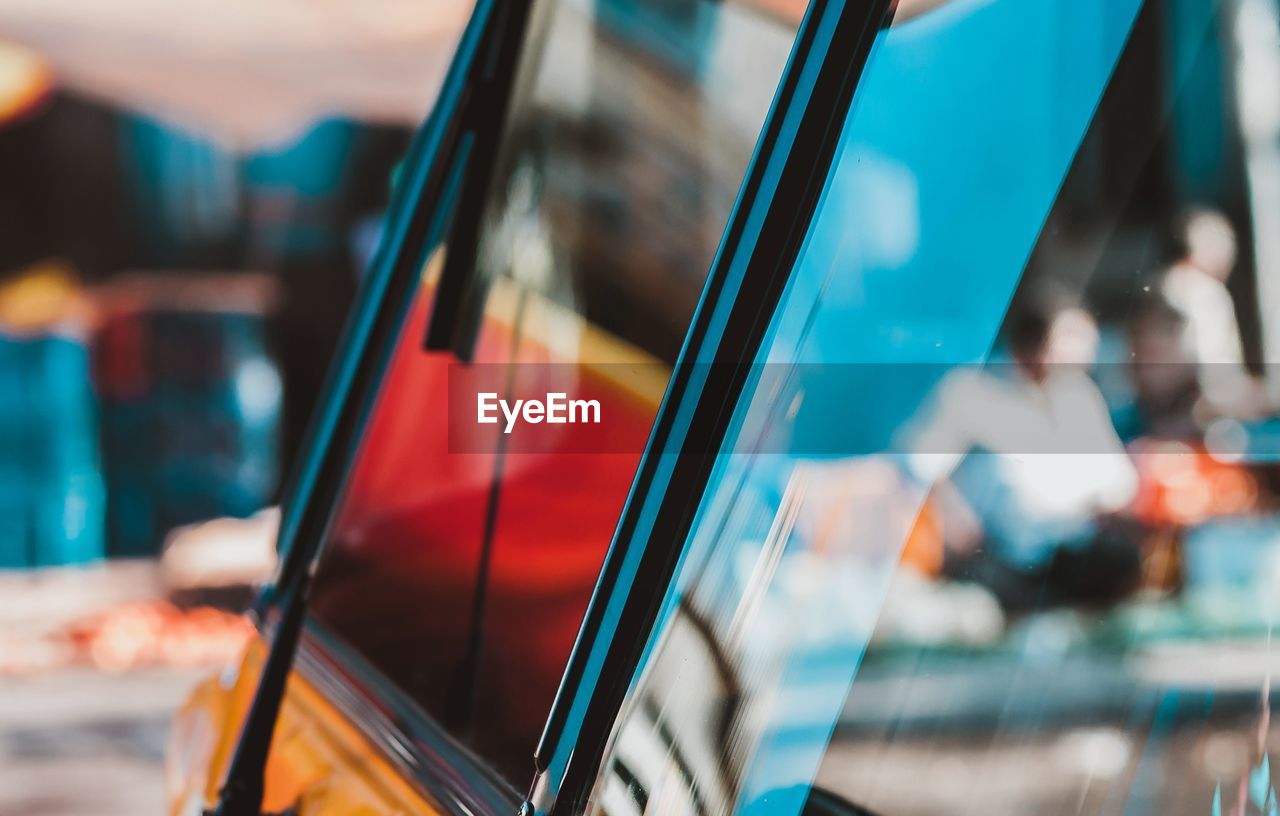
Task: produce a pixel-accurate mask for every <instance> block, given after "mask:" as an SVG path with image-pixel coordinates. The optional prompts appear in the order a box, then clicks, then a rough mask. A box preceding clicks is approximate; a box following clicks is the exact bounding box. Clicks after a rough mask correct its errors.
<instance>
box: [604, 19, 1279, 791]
mask: <svg viewBox="0 0 1280 816" xmlns="http://www.w3.org/2000/svg"><path fill="white" fill-rule="evenodd" d="M1268 5H1270V6H1271V10H1270V11H1269V12H1268V13H1267V14H1268V15H1269V16H1267V15H1262V12H1261V11H1260V10H1259V4H1249V3H1244V4H1236V3H1221V4H1215V3H1210V2H1204V3H1184V2H1156V1H1155V0H1149V1H1148V2H1145V3H1142V2H1139V0H1086V2H1080V0H1074V2H1067V0H1051V1H1048V2H1037V3H1027V2H1021V0H954V1H953V2H950V3H946V4H942V5H940V6H937V7H936V8H928V9H923V10H921V9H916V10H915V12H916V13H915V14H914V15H913V16H911V17H909V18H908V17H902V16H900V17H899V18H898V19H897V20H896V21H895V23H894V25H893V26H892V27H891V28H890V29H889V30H887V31H886V32H884V33H883V34H882V35H881V42H880V43H879V47H878V49H877V50H876V51H875V52H874V53H873V56H872V59H871V62H870V63H869V65H868V68H867V71H866V74H865V76H864V78H863V81H862V84H861V86H860V87H859V91H858V97H857V99H856V101H855V105H854V109H853V111H852V112H851V115H850V119H849V121H848V122H847V124H846V129H845V133H844V137H843V144H842V148H841V152H840V155H839V157H838V159H837V162H836V166H835V168H834V170H833V172H832V176H831V179H830V187H829V190H828V194H827V197H826V199H825V200H824V203H823V205H822V208H821V210H820V212H819V214H818V217H817V219H816V221H815V224H814V226H813V228H812V232H811V234H810V236H809V241H808V243H807V245H806V249H805V251H804V254H803V255H802V258H801V260H800V262H799V264H798V265H797V267H796V269H795V270H794V272H793V275H792V279H791V281H790V282H789V285H788V290H787V292H786V294H785V296H784V300H783V302H782V305H781V307H780V309H779V311H778V314H777V315H776V316H775V320H774V323H773V325H772V327H771V329H770V334H769V336H768V339H767V342H766V348H765V350H764V352H762V354H761V356H760V360H759V362H760V363H762V366H761V370H762V371H764V372H766V373H765V374H764V375H762V376H760V378H759V385H758V386H756V387H754V388H752V389H748V392H747V394H746V396H744V398H743V400H742V402H741V404H740V405H739V406H738V409H737V415H736V417H737V424H736V426H735V428H736V430H735V431H734V433H733V435H732V438H731V440H730V441H729V442H728V443H727V445H726V452H725V453H723V454H722V455H721V456H720V458H719V461H718V464H717V470H716V472H715V474H714V475H713V477H712V480H711V484H710V487H709V489H708V492H707V494H706V496H705V497H704V499H703V504H702V507H701V510H700V515H699V517H698V519H697V521H696V523H695V526H694V530H693V532H692V534H691V536H690V539H689V541H688V542H687V543H686V549H685V553H684V557H683V560H682V562H681V565H680V567H679V570H678V573H677V581H676V585H675V587H674V589H673V591H672V592H671V594H670V595H669V597H668V598H667V599H666V606H665V607H664V614H663V617H662V618H661V620H660V625H659V627H658V629H657V631H656V633H655V635H654V637H653V639H652V641H651V644H650V650H649V652H648V656H647V658H646V660H645V662H644V664H643V665H642V666H641V668H640V671H639V674H638V677H637V680H636V683H635V686H634V689H633V692H632V693H631V695H630V696H629V698H628V700H627V702H626V705H625V706H624V709H623V712H622V715H621V717H620V719H619V720H618V722H617V724H616V725H615V728H614V732H613V735H612V741H611V745H610V748H609V751H608V754H607V757H606V762H605V765H604V772H603V774H602V776H601V778H600V780H599V782H598V784H597V788H596V791H595V796H594V798H593V807H594V810H595V812H599V813H608V814H611V816H621V815H622V814H639V813H653V814H658V813H660V814H680V813H693V814H728V813H744V814H783V815H784V816H789V814H797V813H801V812H804V811H805V810H806V809H808V810H810V811H816V810H817V805H818V800H819V799H821V800H822V802H824V803H826V802H829V801H830V800H831V798H832V797H834V798H835V800H836V801H839V802H842V803H843V806H845V807H847V808H849V809H850V810H849V811H848V812H861V811H859V810H857V808H865V809H866V810H867V811H869V812H873V813H880V814H955V813H1037V814H1040V813H1073V814H1074V813H1087V814H1188V815H1192V814H1195V815H1197V816H1199V815H1201V814H1270V813H1275V812H1280V802H1277V799H1276V793H1275V787H1274V783H1273V781H1272V777H1271V765H1270V759H1269V757H1270V755H1271V754H1272V753H1274V750H1275V748H1276V746H1277V744H1280V732H1278V731H1276V730H1275V729H1273V728H1272V726H1271V719H1270V709H1271V706H1272V704H1273V702H1274V697H1273V693H1272V688H1273V685H1272V682H1271V676H1272V674H1273V672H1276V671H1277V670H1280V653H1278V652H1277V651H1276V650H1275V649H1274V648H1273V647H1272V645H1271V642H1272V639H1271V631H1272V622H1273V620H1275V617H1276V615H1277V613H1280V592H1277V590H1278V589H1280V478H1278V472H1277V470H1276V462H1277V460H1278V457H1277V453H1280V446H1278V445H1277V442H1278V441H1280V403H1278V402H1277V400H1276V391H1275V384H1276V383H1275V377H1274V376H1273V374H1274V372H1273V371H1272V370H1271V369H1270V368H1268V367H1267V365H1266V363H1268V362H1273V361H1274V360H1275V359H1276V357H1277V356H1280V349H1277V348H1275V347H1274V342H1273V340H1274V337H1275V336H1276V326H1277V325H1278V324H1280V309H1277V308H1276V303H1275V302H1274V300H1273V299H1269V297H1270V296H1269V295H1268V294H1267V293H1268V292H1272V291H1274V289H1275V287H1276V284H1275V280H1276V279H1277V276H1280V269H1276V268H1273V266H1274V264H1268V263H1267V262H1266V260H1265V258H1266V257H1267V256H1266V254H1265V253H1264V252H1262V251H1260V250H1259V249H1258V247H1260V246H1262V245H1263V244H1265V243H1267V242H1268V241H1270V240H1271V239H1270V235H1271V234H1273V233H1275V231H1276V228H1277V226H1278V225H1277V224H1276V223H1275V222H1274V217H1275V216H1276V215H1277V212H1276V211H1275V210H1274V209H1273V210H1270V211H1268V210H1266V209H1265V208H1261V207H1259V206H1258V203H1259V202H1260V201H1263V200H1264V199H1265V198H1266V196H1260V195H1258V194H1257V193H1256V192H1255V191H1251V190H1250V188H1249V186H1248V185H1249V179H1250V178H1257V177H1258V175H1257V174H1258V172H1259V167H1260V166H1261V167H1262V169H1264V170H1265V161H1263V162H1261V164H1260V160H1259V158H1258V154H1257V152H1256V151H1263V152H1264V153H1265V154H1266V155H1273V154H1274V153H1275V151H1276V149H1277V145H1276V142H1275V140H1276V132H1277V131H1276V130H1275V129H1273V130H1272V131H1271V137H1270V139H1271V140H1270V141H1265V140H1261V141H1260V140H1259V139H1258V138H1256V137H1253V136H1251V138H1249V139H1244V138H1242V133H1241V127H1242V121H1243V122H1248V121H1250V120H1251V117H1252V119H1256V118H1257V116H1256V114H1257V111H1256V110H1252V109H1250V107H1249V105H1250V104H1254V105H1275V102H1274V100H1273V99H1270V98H1269V97H1268V98H1263V97H1262V96H1256V95H1255V100H1254V102H1252V103H1251V102H1250V100H1249V99H1248V98H1244V97H1241V98H1239V99H1237V98H1236V96H1235V94H1234V93H1233V92H1232V89H1233V88H1234V87H1238V85H1239V82H1238V71H1239V70H1240V63H1239V62H1238V60H1237V59H1236V55H1237V53H1239V51H1238V47H1239V46H1238V43H1237V41H1236V39H1235V37H1236V32H1237V31H1238V30H1240V29H1239V27H1238V26H1237V24H1236V23H1235V15H1236V14H1246V13H1247V14H1250V15H1253V16H1252V17H1251V19H1255V21H1256V20H1257V19H1261V17H1260V16H1259V15H1262V16H1265V17H1266V20H1269V21H1270V22H1268V23H1267V24H1268V25H1271V26H1272V29H1271V30H1272V31H1273V32H1274V31H1276V29H1275V27H1274V21H1275V9H1274V4H1268ZM1246 28H1248V27H1246ZM1241 36H1242V37H1247V38H1248V41H1249V43H1250V45H1249V49H1251V50H1247V51H1246V52H1245V53H1248V54H1249V55H1250V59H1251V60H1253V61H1254V64H1257V63H1258V61H1259V60H1264V59H1265V60H1272V61H1274V60H1275V59H1276V58H1277V56H1280V37H1270V38H1263V37H1260V36H1259V35H1258V33H1257V31H1256V30H1255V29H1253V28H1248V30H1247V31H1244V33H1243V34H1242V35H1241ZM1263 39H1265V42H1266V43H1268V45H1267V46H1266V47H1267V48H1269V49H1271V51H1269V52H1267V53H1268V54H1269V56H1266V57H1263V56H1260V54H1261V51H1260V48H1261V47H1262V46H1260V45H1259V42H1260V41H1262V40H1263ZM1269 218H1270V220H1268V219H1269ZM1272 257H1274V256H1272ZM1267 338H1272V340H1270V341H1269V340H1268V339H1267ZM811 791H821V794H813V793H811ZM806 803H807V804H806Z"/></svg>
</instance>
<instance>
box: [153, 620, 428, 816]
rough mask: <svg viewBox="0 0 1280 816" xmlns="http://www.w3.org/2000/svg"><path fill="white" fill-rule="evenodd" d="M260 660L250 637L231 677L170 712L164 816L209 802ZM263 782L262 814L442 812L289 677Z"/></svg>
mask: <svg viewBox="0 0 1280 816" xmlns="http://www.w3.org/2000/svg"><path fill="white" fill-rule="evenodd" d="M265 655H266V646H265V644H264V643H263V641H261V640H257V639H255V640H254V641H253V642H251V643H250V645H249V647H248V648H247V649H246V651H245V654H244V657H243V658H242V660H241V661H240V664H239V666H238V667H237V668H236V669H235V670H234V671H228V672H226V673H224V675H223V676H222V677H211V678H209V679H208V680H206V681H204V682H203V683H201V684H200V685H199V686H197V687H196V689H195V691H194V692H193V693H192V695H191V697H190V698H189V699H188V701H187V703H186V704H185V705H184V706H183V707H182V709H181V710H180V711H179V712H178V715H177V717H176V719H175V721H174V728H173V734H172V737H171V741H170V745H169V750H168V755H167V757H168V758H167V765H166V768H165V772H166V778H167V782H168V785H167V790H166V795H167V798H168V805H169V813H170V814H172V816H194V814H199V813H201V812H202V811H203V809H204V808H207V807H210V806H212V805H213V803H214V802H215V801H216V799H217V795H218V789H219V787H220V786H221V784H222V780H223V776H224V775H225V773H226V768H227V764H228V762H229V761H230V758H231V753H232V751H233V750H234V748H235V742H236V737H237V736H238V734H239V732H240V723H241V722H242V721H243V719H244V715H245V712H246V711H247V710H248V707H249V702H250V700H251V699H252V697H253V692H254V690H255V688H256V687H257V684H258V677H259V674H260V671H261V668H262V663H263V660H264V659H265ZM265 781H266V787H265V801H264V808H265V811H266V812H268V813H275V812H280V811H283V810H284V809H286V808H293V809H294V812H296V813H297V814H299V816H338V815H339V814H343V816H359V814H369V816H373V814H377V815H378V816H383V815H384V814H436V813H439V812H440V811H439V809H438V808H436V807H434V806H433V805H432V804H431V803H430V802H429V801H428V800H427V799H426V797H425V796H423V795H422V794H421V793H420V792H419V791H418V790H417V789H416V788H415V787H414V786H413V785H412V784H410V782H409V781H408V780H407V779H405V775H404V773H403V772H402V771H400V770H399V769H398V768H396V767H394V766H393V765H392V764H391V763H389V762H387V761H386V760H385V759H384V758H383V757H382V756H381V754H380V753H379V752H378V751H377V750H375V749H374V748H373V746H372V745H371V744H370V743H369V741H368V740H367V739H365V737H364V736H363V734H361V732H360V730H359V729H358V728H357V727H356V726H355V725H354V724H353V723H352V722H351V721H350V720H348V719H347V717H346V716H345V715H344V714H342V713H341V712H340V711H339V710H338V709H337V708H336V707H335V706H334V705H333V703H331V702H330V701H329V700H328V699H326V698H325V697H324V695H322V694H321V693H320V692H319V691H317V690H316V689H315V688H314V687H313V686H312V685H311V684H310V683H308V682H307V680H306V678H305V677H303V676H301V675H299V674H298V673H297V672H294V673H293V675H292V676H291V677H290V678H289V688H288V693H287V694H286V696H285V700H284V705H283V707H282V709H281V712H280V720H279V724H278V725H277V727H276V733H275V740H274V743H273V744H272V747H271V755H270V758H269V760H268V762H267V768H266V777H265Z"/></svg>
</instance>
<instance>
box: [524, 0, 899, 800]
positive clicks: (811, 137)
mask: <svg viewBox="0 0 1280 816" xmlns="http://www.w3.org/2000/svg"><path fill="white" fill-rule="evenodd" d="M896 6H897V2H896V0H811V2H810V3H809V6H808V8H807V10H806V13H805V16H804V19H803V21H802V23H801V25H800V29H799V31H798V33H797V35H796V39H795V42H794V45H793V48H792V52H791V57H790V59H789V60H788V62H787V67H786V69H785V70H784V72H783V76H782V79H781V81H780V83H779V87H778V91H777V93H776V95H775V97H774V102H773V106H772V108H771V110H770V112H769V116H768V117H767V119H766V120H765V124H764V127H763V128H762V130H761V135H760V139H759V142H758V143H757V146H756V151H755V155H754V156H753V158H752V160H751V164H750V166H749V168H748V170H747V174H746V177H745V179H744V181H743V186H742V190H741V192H740V194H739V197H738V200H737V202H736V204H735V205H734V208H733V211H732V213H731V215H730V218H729V223H728V225H727V227H726V229H725V232H724V235H723V237H722V239H721V244H720V248H719V250H718V251H717V253H716V257H715V260H714V261H713V262H712V267H711V272H710V274H709V276H708V278H707V283H706V286H705V288H704V290H703V295H702V299H701V301H700V303H699V305H698V309H697V311H696V312H695V314H694V318H693V321H692V324H691V326H690V329H689V332H688V334H687V335H686V339H685V345H684V348H683V349H682V350H681V353H680V357H679V359H678V361H677V363H676V366H675V369H674V371H673V373H672V377H671V381H670V383H669V385H668V387H667V393H666V395H665V397H664V399H663V402H662V406H661V407H660V408H659V411H658V415H657V418H656V419H655V421H654V426H653V430H652V432H651V433H650V437H649V441H648V444H647V445H646V448H645V453H644V456H643V457H642V458H641V461H640V465H639V468H638V470H637V474H636V479H635V481H634V482H633V484H632V489H631V494H630V496H629V497H628V499H627V503H626V504H625V505H624V507H623V510H622V514H621V517H620V519H619V522H618V527H617V530H616V532H615V534H614V538H613V542H612V543H611V545H610V548H609V552H608V554H607V555H606V557H605V563H604V567H603V569H602V571H601V574H600V579H599V582H598V584H597V586H596V590H595V592H594V593H593V596H592V599H591V602H590V605H589V606H588V608H587V613H586V616H585V619H584V621H583V626H582V629H581V631H580V632H579V635H578V641H577V643H576V644H575V647H574V651H573V653H572V654H571V655H570V658H569V664H568V666H567V667H566V670H565V676H564V680H563V681H562V684H561V687H560V690H559V692H558V693H557V695H556V700H555V703H554V704H553V706H552V710H551V712H550V715H549V717H548V721H547V727H546V729H545V731H544V732H543V737H542V740H541V742H540V744H539V746H538V750H537V754H536V757H535V761H536V764H537V776H536V777H535V779H534V782H533V786H532V787H531V789H530V792H529V800H528V801H527V802H526V803H525V806H524V808H523V810H522V813H525V814H537V816H544V814H546V815H547V816H556V815H557V814H571V813H578V812H581V810H582V809H583V808H584V807H585V806H586V804H587V802H588V797H589V795H590V793H591V791H592V789H593V787H594V785H595V782H596V780H597V779H598V777H599V773H600V766H601V762H602V760H603V757H604V753H605V750H606V747H607V743H608V739H609V736H610V734H611V732H612V728H613V725H614V723H615V722H616V720H617V716H618V714H619V712H620V710H621V707H622V704H623V701H624V699H625V696H626V694H627V691H628V689H629V688H630V686H631V683H632V681H633V680H634V678H635V676H636V672H637V670H638V669H639V667H640V664H641V660H642V658H643V655H644V650H645V648H646V645H647V643H648V640H649V636H650V635H651V633H652V631H653V627H654V624H655V623H656V621H657V617H658V614H659V611H660V608H661V606H662V603H663V600H664V598H665V596H666V595H667V592H668V590H669V589H670V586H671V582H672V580H673V576H674V573H675V567H676V564H677V562H678V560H679V557H680V554H681V552H682V551H683V550H684V546H685V542H686V539H687V536H688V533H689V531H690V529H691V527H692V524H693V520H694V516H695V515H696V513H697V509H698V506H699V504H700V503H701V501H702V498H703V495H704V493H705V489H706V487H707V484H708V479H709V477H710V474H711V470H712V468H713V467H714V464H715V461H716V452H717V451H718V450H719V449H720V446H721V444H722V443H723V441H724V440H725V438H726V433H727V431H728V428H729V424H730V420H731V417H732V414H733V408H734V406H735V405H736V403H737V401H738V398H739V397H740V396H741V395H742V393H743V392H744V389H745V388H746V386H747V385H748V383H749V382H750V380H751V377H752V369H753V366H754V363H755V356H756V353H757V351H758V350H759V349H760V347H761V344H762V342H763V340H764V337H765V334H766V332H767V331H768V327H769V325H770V322H771V319H772V317H773V314H774V312H775V311H776V308H777V306H778V302H779V299H780V298H781V295H782V292H783V290H784V289H785V286H786V283H787V281H788V280H789V279H790V277H791V274H792V272H793V271H794V267H795V262H796V260H797V258H798V257H799V253H800V250H801V247H802V245H803V243H804V240H805V237H806V236H807V235H808V233H809V229H810V227H811V225H812V222H813V218H814V215H815V214H816V211H817V206H818V203H819V201H820V199H821V196H822V192H823V190H824V189H825V188H826V186H827V184H828V183H829V180H830V175H831V169H832V165H833V162H834V159H835V156H836V153H837V148H838V146H839V141H840V136H841V134H842V132H843V130H844V125H845V121H846V119H847V117H848V112H849V109H850V107H851V105H852V103H853V99H854V95H855V92H856V89H857V86H858V83H859V80H860V79H861V76H862V71H863V69H864V67H865V66H866V63H867V60H868V59H869V58H870V55H871V51H872V50H873V48H874V45H875V42H876V40H877V38H878V36H879V35H880V33H881V32H882V31H883V30H884V29H886V28H887V27H888V26H889V24H890V23H891V22H892V19H893V15H894V12H895V10H896Z"/></svg>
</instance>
